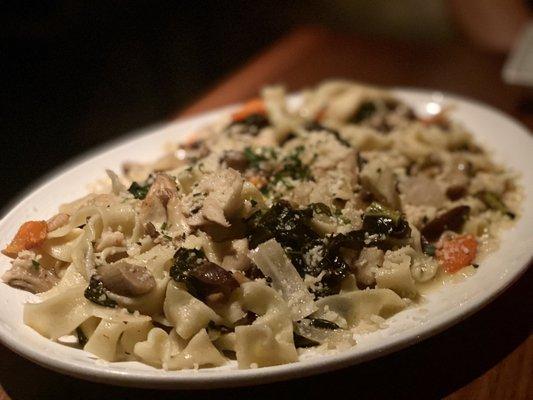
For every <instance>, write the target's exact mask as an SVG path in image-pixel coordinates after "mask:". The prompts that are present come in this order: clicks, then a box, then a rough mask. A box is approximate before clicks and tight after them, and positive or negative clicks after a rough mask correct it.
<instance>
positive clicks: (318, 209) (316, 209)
mask: <svg viewBox="0 0 533 400" xmlns="http://www.w3.org/2000/svg"><path fill="white" fill-rule="evenodd" d="M308 208H310V209H311V210H313V213H314V214H323V215H326V216H328V217H331V215H332V214H331V209H330V208H329V207H328V206H327V205H325V204H324V203H311V204H309V206H308Z"/></svg>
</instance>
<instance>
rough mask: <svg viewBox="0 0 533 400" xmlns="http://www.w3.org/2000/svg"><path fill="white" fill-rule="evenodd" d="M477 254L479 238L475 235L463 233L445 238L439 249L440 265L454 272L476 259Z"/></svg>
mask: <svg viewBox="0 0 533 400" xmlns="http://www.w3.org/2000/svg"><path fill="white" fill-rule="evenodd" d="M476 254H477V240H476V238H475V236H474V235H461V236H456V237H454V238H451V239H448V240H445V241H444V242H443V243H442V245H441V247H440V248H439V249H438V250H437V252H436V256H437V260H438V261H439V263H440V265H442V267H443V268H444V270H445V271H446V272H448V273H449V274H453V273H455V272H457V271H459V270H460V269H461V268H464V267H466V266H468V265H470V264H472V262H473V261H474V259H475V258H476Z"/></svg>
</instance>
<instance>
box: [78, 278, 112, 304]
mask: <svg viewBox="0 0 533 400" xmlns="http://www.w3.org/2000/svg"><path fill="white" fill-rule="evenodd" d="M83 294H84V296H85V298H86V299H87V300H89V301H92V302H93V303H95V304H98V305H100V306H104V307H110V308H114V307H116V305H117V302H116V301H115V300H113V299H110V298H109V296H108V295H107V290H106V288H105V287H104V284H103V283H102V281H101V280H100V279H98V277H97V276H96V275H93V276H91V279H90V281H89V286H87V288H86V289H85V292H84V293H83Z"/></svg>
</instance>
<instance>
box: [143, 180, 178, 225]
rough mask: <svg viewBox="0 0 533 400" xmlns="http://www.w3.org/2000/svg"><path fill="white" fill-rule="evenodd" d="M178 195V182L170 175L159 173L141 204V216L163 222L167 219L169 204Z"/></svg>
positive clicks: (159, 222) (157, 222)
mask: <svg viewBox="0 0 533 400" xmlns="http://www.w3.org/2000/svg"><path fill="white" fill-rule="evenodd" d="M177 196H178V189H177V188H176V182H175V181H174V180H173V179H172V178H171V177H170V176H168V175H165V174H158V175H157V176H156V177H155V180H154V183H153V184H152V186H151V187H150V190H149V191H148V194H147V195H146V198H145V199H144V200H143V202H142V204H141V210H140V218H141V220H142V221H145V222H148V221H150V222H153V223H156V224H162V223H164V222H166V221H167V204H168V202H169V200H170V199H172V198H175V197H177Z"/></svg>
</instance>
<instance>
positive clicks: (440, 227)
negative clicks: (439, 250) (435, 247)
mask: <svg viewBox="0 0 533 400" xmlns="http://www.w3.org/2000/svg"><path fill="white" fill-rule="evenodd" d="M469 213H470V207H469V206H458V207H455V208H452V209H451V210H448V211H446V212H445V213H444V214H441V215H439V216H438V217H436V218H434V219H433V220H431V221H429V222H428V223H427V224H426V226H424V227H423V228H422V229H421V231H420V232H421V233H422V235H423V236H424V237H425V238H426V239H427V240H428V241H430V242H434V241H436V240H438V239H439V237H440V235H442V233H443V232H444V231H454V232H458V231H459V230H460V229H461V228H462V227H463V225H464V223H465V221H466V219H467V218H468V214H469Z"/></svg>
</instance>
